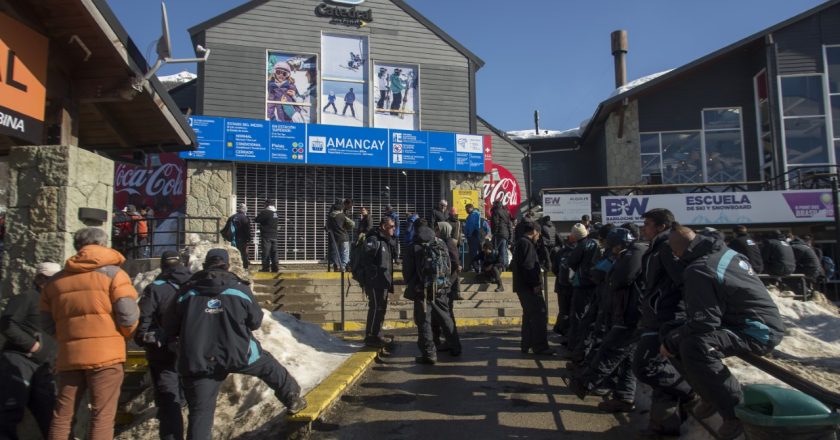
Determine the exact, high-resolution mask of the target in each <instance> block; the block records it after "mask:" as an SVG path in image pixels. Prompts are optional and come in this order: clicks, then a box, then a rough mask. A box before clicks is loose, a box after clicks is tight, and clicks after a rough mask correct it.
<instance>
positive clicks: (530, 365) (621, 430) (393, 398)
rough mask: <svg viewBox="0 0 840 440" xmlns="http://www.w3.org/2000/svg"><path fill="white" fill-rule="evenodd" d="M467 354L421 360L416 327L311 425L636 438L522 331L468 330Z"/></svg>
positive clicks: (316, 433)
mask: <svg viewBox="0 0 840 440" xmlns="http://www.w3.org/2000/svg"><path fill="white" fill-rule="evenodd" d="M463 333H464V334H463V335H462V338H461V339H462V341H463V344H464V353H463V354H462V355H461V357H458V358H453V357H451V356H449V355H448V354H446V353H441V354H440V355H439V357H438V360H439V362H438V364H437V365H434V366H426V365H416V364H415V363H414V356H416V355H417V353H418V349H417V347H416V344H415V341H416V340H415V337H414V335H413V334H411V333H403V334H400V335H398V336H397V338H396V345H395V347H394V349H393V351H392V353H391V355H390V356H387V357H383V358H382V360H381V362H379V363H377V365H375V366H373V367H371V369H370V370H369V371H368V372H367V373H366V374H365V376H363V377H362V378H361V379H360V380H359V382H357V383H356V385H355V386H354V387H353V388H352V389H351V390H349V391H348V393H347V394H345V396H344V397H343V398H342V399H341V401H340V402H339V403H338V404H337V405H336V406H335V407H334V408H333V409H331V410H330V412H329V413H328V414H327V415H325V416H324V417H323V418H322V421H321V422H318V423H316V424H315V426H314V427H313V432H312V436H311V438H314V439H371V438H374V439H396V438H399V439H414V438H429V439H433V438H436V439H450V438H453V439H464V438H467V439H471V438H473V439H491V438H492V439H497V438H528V439H549V438H558V437H561V438H562V437H565V438H574V439H624V440H628V439H631V438H633V434H634V433H635V432H636V428H634V427H631V426H630V423H629V422H628V420H627V418H626V416H624V415H617V416H616V415H611V414H603V413H600V412H599V411H598V410H597V409H596V408H595V405H597V403H598V402H599V401H600V400H601V398H600V397H587V398H586V400H583V401H581V400H579V399H578V398H577V397H575V396H574V395H571V394H570V393H569V392H568V391H567V389H566V387H565V386H564V384H563V381H562V379H561V378H562V377H563V375H565V374H566V370H565V368H563V365H565V361H563V360H561V359H559V358H544V357H543V358H538V357H534V356H529V355H523V354H521V353H520V351H519V330H518V329H512V328H493V329H486V328H485V329H470V330H467V331H466V332H463Z"/></svg>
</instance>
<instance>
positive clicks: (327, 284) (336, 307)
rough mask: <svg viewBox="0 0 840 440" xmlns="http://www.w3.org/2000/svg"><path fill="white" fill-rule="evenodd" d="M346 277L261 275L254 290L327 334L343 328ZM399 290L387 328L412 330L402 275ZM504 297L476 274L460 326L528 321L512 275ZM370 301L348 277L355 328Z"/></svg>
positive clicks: (464, 287) (458, 308)
mask: <svg viewBox="0 0 840 440" xmlns="http://www.w3.org/2000/svg"><path fill="white" fill-rule="evenodd" d="M341 277H342V274H341V273H338V272H322V271H312V270H297V271H285V272H281V273H277V274H273V273H256V274H254V276H253V282H254V285H253V289H254V294H255V295H256V298H257V300H258V301H259V302H260V304H261V305H262V306H263V307H264V308H266V309H268V310H271V311H275V310H282V311H284V312H287V313H290V314H293V315H296V316H298V317H299V318H300V319H302V320H304V321H308V322H312V323H316V324H321V325H322V326H324V327H325V328H338V325H337V324H339V323H340V322H341V298H342V287H341ZM394 278H395V283H396V286H394V291H395V292H394V294H393V295H391V297H390V300H389V304H388V312H387V315H386V316H385V321H386V324H387V325H388V326H390V327H392V328H393V327H409V326H412V325H414V324H413V310H414V306H413V302H412V301H409V300H406V299H405V298H403V296H402V295H403V290H404V288H405V282H404V281H403V279H402V274H401V273H395V274H394ZM502 282H503V284H504V286H505V291H504V292H494V290H495V289H496V285H495V284H486V283H480V282H479V281H478V280H476V277H475V274H472V273H467V274H463V275H462V276H461V296H462V297H463V298H464V299H463V300H461V301H456V302H455V317H456V318H457V319H458V320H459V322H463V323H464V324H473V325H479V324H484V325H491V324H502V323H511V322H514V320H516V319H519V318H521V317H522V308H521V307H520V305H519V299H518V298H517V296H516V294H515V293H514V292H513V285H512V279H511V274H510V272H506V273H504V274H502ZM548 286H549V313H548V314H549V319H551V317H553V316H556V314H557V300H556V295H555V294H554V292H553V287H554V277H553V276H551V277H549V278H548ZM367 308H368V303H367V298H366V297H365V294H364V292H363V291H362V289H361V288H360V287H359V284H358V283H356V282H355V281H353V280H352V279H351V278H350V274H349V273H345V274H344V311H345V317H344V318H345V321H346V322H347V323H348V324H350V325H348V326H346V327H345V328H346V329H352V328H351V327H355V328H358V327H359V323H360V324H361V326H364V322H365V319H366V317H367Z"/></svg>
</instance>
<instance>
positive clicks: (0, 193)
mask: <svg viewBox="0 0 840 440" xmlns="http://www.w3.org/2000/svg"><path fill="white" fill-rule="evenodd" d="M8 206H9V158H8V157H0V214H2V213H4V212H6V208H7V207H8Z"/></svg>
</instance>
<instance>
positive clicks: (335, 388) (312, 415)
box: [286, 347, 379, 423]
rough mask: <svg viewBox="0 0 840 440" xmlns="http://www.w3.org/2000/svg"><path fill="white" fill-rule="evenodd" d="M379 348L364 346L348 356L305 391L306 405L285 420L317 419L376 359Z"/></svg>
mask: <svg viewBox="0 0 840 440" xmlns="http://www.w3.org/2000/svg"><path fill="white" fill-rule="evenodd" d="M378 354H379V350H378V349H376V348H370V347H365V348H362V349H361V350H359V351H358V352H356V353H354V354H353V355H352V356H350V358H349V359H347V360H346V361H344V363H342V364H341V366H339V367H338V369H336V370H335V371H333V372H332V374H330V375H329V377H327V378H326V379H324V381H323V382H321V383H320V384H318V386H316V387H315V388H313V389H311V390H310V391H309V392H308V393H306V401H307V403H308V405H307V406H306V408H304V410H303V411H301V412H299V413H297V414H295V415H290V416H287V417H286V420H288V421H290V422H296V423H312V422H314V421H315V420H318V417H320V416H321V414H323V413H324V412H325V411H326V410H327V409H329V407H330V406H331V405H332V404H333V403H334V402H335V400H336V399H338V398H339V396H341V394H342V393H343V392H344V390H345V389H347V387H348V386H350V385H351V384H352V383H353V382H355V381H356V379H358V378H359V376H361V375H362V373H364V372H365V370H367V368H368V366H370V364H371V363H372V362H373V360H374V359H376V356H377V355H378Z"/></svg>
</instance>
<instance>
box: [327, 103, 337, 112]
mask: <svg viewBox="0 0 840 440" xmlns="http://www.w3.org/2000/svg"><path fill="white" fill-rule="evenodd" d="M330 107H332V108H333V112H334V113H338V109H337V108H335V101H330V102H329V103H328V104H327V105H325V106H324V111H327V109H328V108H330Z"/></svg>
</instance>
